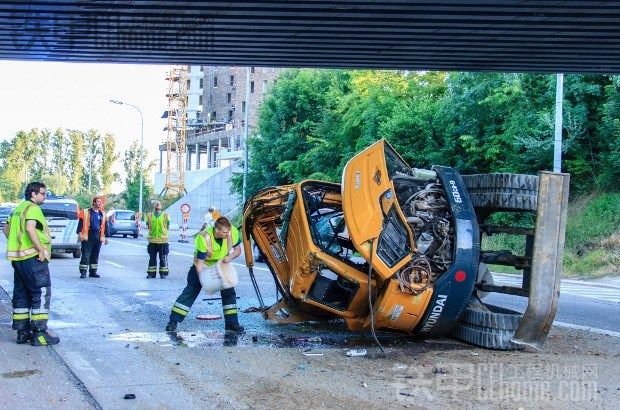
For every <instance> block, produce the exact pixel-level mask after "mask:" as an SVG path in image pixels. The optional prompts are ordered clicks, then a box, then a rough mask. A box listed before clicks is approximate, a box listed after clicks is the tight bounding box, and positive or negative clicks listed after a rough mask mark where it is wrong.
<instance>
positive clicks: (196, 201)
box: [166, 166, 243, 229]
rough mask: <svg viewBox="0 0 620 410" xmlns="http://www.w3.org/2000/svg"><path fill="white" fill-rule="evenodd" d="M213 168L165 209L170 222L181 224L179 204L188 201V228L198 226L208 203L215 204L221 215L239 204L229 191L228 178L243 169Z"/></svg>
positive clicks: (239, 200)
mask: <svg viewBox="0 0 620 410" xmlns="http://www.w3.org/2000/svg"><path fill="white" fill-rule="evenodd" d="M214 170H215V171H216V172H215V173H214V174H213V175H211V176H210V177H209V179H207V180H206V181H204V182H203V183H201V184H200V185H199V186H198V187H196V188H195V189H194V190H192V191H190V192H189V193H188V194H187V195H185V196H184V197H183V198H181V199H179V200H178V201H177V202H175V203H174V204H172V205H171V206H170V207H169V208H168V209H166V212H168V214H169V215H170V222H171V223H172V224H179V225H181V223H182V222H183V216H182V213H181V205H182V204H184V203H188V204H189V205H190V206H191V208H192V210H191V212H190V218H189V222H188V227H189V228H190V229H196V228H200V226H201V225H202V222H203V217H204V214H205V213H207V211H208V209H209V205H213V206H215V207H216V208H217V209H218V210H219V211H220V212H221V213H222V215H226V214H228V213H229V212H231V211H234V210H235V209H236V208H237V207H238V206H239V204H240V202H241V199H240V198H239V197H238V196H237V194H235V193H231V188H232V184H231V183H230V178H231V177H232V176H233V173H237V172H243V170H242V169H241V168H239V167H236V166H230V167H226V168H215V169H214ZM200 171H203V170H200ZM196 172H199V171H196ZM239 212H240V210H239Z"/></svg>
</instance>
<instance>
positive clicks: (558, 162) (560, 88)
mask: <svg viewBox="0 0 620 410" xmlns="http://www.w3.org/2000/svg"><path fill="white" fill-rule="evenodd" d="M556 79H557V80H556V84H555V141H554V144H553V172H562V102H563V100H564V74H557V75H556Z"/></svg>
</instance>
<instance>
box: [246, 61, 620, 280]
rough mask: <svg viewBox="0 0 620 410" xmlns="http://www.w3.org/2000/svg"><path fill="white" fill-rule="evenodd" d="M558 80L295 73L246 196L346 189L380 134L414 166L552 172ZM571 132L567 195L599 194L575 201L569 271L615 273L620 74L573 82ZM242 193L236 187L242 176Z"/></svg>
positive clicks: (270, 122) (266, 115) (259, 150)
mask: <svg viewBox="0 0 620 410" xmlns="http://www.w3.org/2000/svg"><path fill="white" fill-rule="evenodd" d="M555 82H556V79H555V76H554V75H541V74H500V73H443V72H401V71H342V70H313V69H312V70H311V69H307V70H306V69H304V70H297V69H295V70H288V71H286V72H284V73H283V74H281V75H280V77H279V78H278V81H277V84H275V85H274V86H273V88H272V89H271V90H270V93H269V94H268V96H267V98H266V99H265V100H264V102H263V104H262V106H261V107H260V112H259V124H258V125H259V126H258V131H257V132H256V133H255V135H253V136H252V138H251V139H250V141H249V144H250V164H249V169H250V171H249V175H248V186H247V194H248V196H249V195H251V194H252V193H254V192H256V191H257V190H259V189H260V188H263V187H265V186H271V185H279V184H286V183H292V182H297V181H300V180H302V179H305V178H310V179H323V180H329V181H335V182H339V181H340V177H341V173H342V169H343V167H344V166H345V164H346V162H347V161H348V160H349V159H350V158H351V157H352V156H353V155H355V154H356V153H358V152H359V151H361V150H362V149H364V148H365V147H367V146H368V145H369V144H371V143H372V142H374V141H376V140H378V139H379V138H386V139H387V140H388V141H389V142H390V143H391V144H392V145H393V146H394V147H395V148H396V150H397V151H398V152H399V153H400V154H401V155H402V156H403V157H404V159H405V160H406V161H407V162H408V163H409V164H410V165H411V166H413V167H418V168H428V167H430V166H432V165H434V164H440V165H448V166H452V167H455V168H457V169H458V170H459V171H460V172H461V173H464V174H467V173H478V172H480V173H486V172H516V173H528V174H535V173H537V172H538V171H539V170H551V169H552V167H553V144H554V116H555ZM563 125H564V127H563V141H564V142H563V152H562V156H563V158H562V159H563V171H564V172H568V173H570V174H571V198H573V199H574V198H579V197H584V196H587V195H589V194H590V193H592V192H603V194H601V195H600V196H598V197H593V196H592V195H589V196H587V198H589V199H588V200H584V205H583V206H581V207H575V206H574V202H575V201H574V200H573V203H571V208H572V209H573V208H575V209H574V211H573V212H571V214H570V216H569V221H568V226H567V236H566V241H567V247H566V258H565V268H566V270H567V271H569V272H573V273H575V272H578V273H592V272H593V271H595V270H596V269H597V268H599V267H607V268H609V267H610V266H611V267H612V269H617V267H618V266H619V265H620V256H619V255H618V252H620V251H619V250H618V248H620V246H619V245H620V243H618V242H620V240H618V239H617V238H616V236H617V235H619V234H620V233H618V227H619V225H620V220H619V218H620V211H619V210H620V196H619V195H620V194H616V193H614V192H620V183H619V182H618V180H620V77H618V76H605V75H573V74H571V75H566V76H565V81H564V117H563ZM235 186H236V189H237V191H238V192H240V191H241V177H240V176H238V177H237V179H236V180H235ZM577 202H578V201H577ZM499 217H500V218H504V219H505V218H509V216H506V215H503V216H501V215H500V216H499ZM503 222H506V221H505V220H503ZM511 222H516V221H511ZM524 222H527V221H524ZM530 222H531V221H530ZM526 225H527V224H526ZM614 232H616V234H615V235H616V236H613V234H614ZM609 235H612V236H611V237H609ZM614 238H615V239H614ZM605 241H606V242H605ZM522 242H523V241H522V240H521V241H520V242H519V241H518V240H516V239H515V238H514V237H510V236H507V235H494V236H493V237H489V238H485V247H487V249H512V250H514V251H516V253H522V252H523V251H524V247H525V244H524V243H522ZM606 243H607V245H605V244H606ZM614 249H615V250H614ZM614 266H615V268H613V267H614ZM609 271H610V270H609V269H607V272H609Z"/></svg>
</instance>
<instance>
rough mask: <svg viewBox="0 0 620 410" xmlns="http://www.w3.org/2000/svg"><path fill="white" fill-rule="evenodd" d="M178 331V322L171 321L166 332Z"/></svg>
mask: <svg viewBox="0 0 620 410" xmlns="http://www.w3.org/2000/svg"><path fill="white" fill-rule="evenodd" d="M176 330H177V322H174V321H172V320H171V321H170V322H168V324H167V325H166V332H175V331H176Z"/></svg>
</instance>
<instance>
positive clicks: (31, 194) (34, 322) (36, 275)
mask: <svg viewBox="0 0 620 410" xmlns="http://www.w3.org/2000/svg"><path fill="white" fill-rule="evenodd" d="M46 192H47V190H46V186H45V184H43V183H42V182H31V183H29V184H28V186H26V190H25V193H24V198H25V201H24V202H22V203H21V204H19V205H18V206H17V207H16V208H15V209H14V210H13V213H12V214H11V216H10V217H9V219H8V221H7V224H6V225H5V226H4V228H3V230H4V234H5V235H6V237H7V238H8V240H7V247H6V248H7V250H6V255H7V258H8V259H9V260H10V261H11V264H12V265H13V329H14V330H17V339H16V342H17V343H18V344H23V343H28V342H30V344H31V345H32V346H47V345H55V344H57V343H58V342H60V338H58V337H56V336H54V335H52V334H51V333H49V332H48V331H47V320H48V318H49V308H50V299H51V295H52V292H51V287H52V281H51V278H50V271H49V266H48V263H49V259H50V256H51V247H52V245H51V243H52V239H51V238H52V237H51V235H50V231H49V228H48V226H47V221H46V220H45V217H44V216H43V212H42V211H41V207H40V206H39V205H41V204H42V203H43V202H45V194H46Z"/></svg>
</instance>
